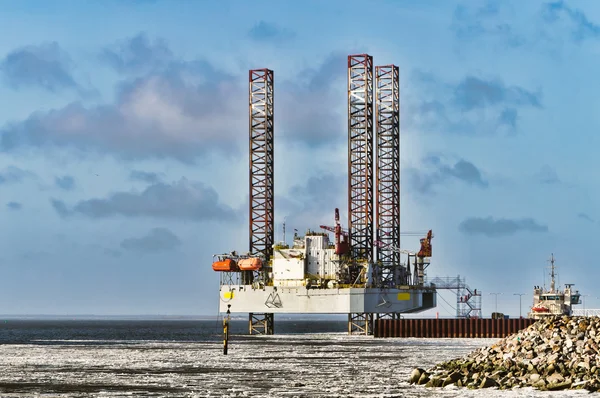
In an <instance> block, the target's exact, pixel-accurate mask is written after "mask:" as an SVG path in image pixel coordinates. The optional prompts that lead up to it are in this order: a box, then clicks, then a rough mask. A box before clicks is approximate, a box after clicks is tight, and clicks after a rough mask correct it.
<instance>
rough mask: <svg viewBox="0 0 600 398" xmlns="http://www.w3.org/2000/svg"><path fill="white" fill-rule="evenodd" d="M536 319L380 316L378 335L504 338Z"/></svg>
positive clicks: (377, 326) (376, 331)
mask: <svg viewBox="0 0 600 398" xmlns="http://www.w3.org/2000/svg"><path fill="white" fill-rule="evenodd" d="M534 322H535V320H534V319H527V318H520V319H466V318H453V319H434V318H431V319H378V320H376V321H375V330H374V331H373V334H374V336H375V337H431V338H436V337H438V338H439V337H464V338H477V337H483V338H502V337H506V336H508V335H509V334H512V333H516V332H518V331H519V330H522V329H525V328H527V327H528V326H529V325H531V324H532V323H534Z"/></svg>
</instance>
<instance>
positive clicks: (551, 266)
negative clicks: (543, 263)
mask: <svg viewBox="0 0 600 398" xmlns="http://www.w3.org/2000/svg"><path fill="white" fill-rule="evenodd" d="M550 269H551V273H550V276H551V278H552V279H551V280H550V293H554V253H552V256H551V257H550Z"/></svg>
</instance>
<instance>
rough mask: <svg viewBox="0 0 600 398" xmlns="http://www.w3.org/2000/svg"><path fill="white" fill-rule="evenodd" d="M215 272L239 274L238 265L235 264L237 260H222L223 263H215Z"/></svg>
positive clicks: (213, 266)
mask: <svg viewBox="0 0 600 398" xmlns="http://www.w3.org/2000/svg"><path fill="white" fill-rule="evenodd" d="M212 268H213V271H219V272H238V271H239V268H238V265H237V263H236V262H235V260H232V259H230V258H228V259H225V260H222V261H215V262H214V263H213V265H212Z"/></svg>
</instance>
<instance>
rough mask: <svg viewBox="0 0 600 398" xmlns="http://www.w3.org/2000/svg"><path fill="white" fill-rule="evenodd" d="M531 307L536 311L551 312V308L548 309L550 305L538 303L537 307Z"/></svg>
mask: <svg viewBox="0 0 600 398" xmlns="http://www.w3.org/2000/svg"><path fill="white" fill-rule="evenodd" d="M531 309H532V310H533V311H534V312H550V310H549V309H548V307H546V306H544V305H541V304H538V305H536V306H535V307H531Z"/></svg>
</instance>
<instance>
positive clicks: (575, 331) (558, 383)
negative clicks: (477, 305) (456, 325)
mask: <svg viewBox="0 0 600 398" xmlns="http://www.w3.org/2000/svg"><path fill="white" fill-rule="evenodd" d="M409 381H410V383H412V384H424V385H425V386H426V387H445V386H447V385H450V384H454V385H457V386H459V387H467V388H489V387H498V388H500V389H511V388H515V387H535V388H538V389H541V390H564V389H586V390H589V391H597V390H600V318H599V317H552V318H548V319H545V320H540V321H538V322H536V323H534V324H532V325H531V326H529V327H528V328H527V329H524V330H522V331H520V332H518V333H515V334H512V335H510V336H507V337H505V338H503V339H501V340H499V341H498V342H496V343H495V344H493V345H491V346H488V347H483V348H480V349H478V350H475V351H473V352H471V353H470V354H468V355H466V356H464V357H462V358H458V359H454V360H451V361H447V362H443V363H440V364H438V365H436V366H434V367H433V368H431V369H429V370H424V369H421V368H416V369H414V370H413V372H412V373H411V375H410V379H409Z"/></svg>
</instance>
